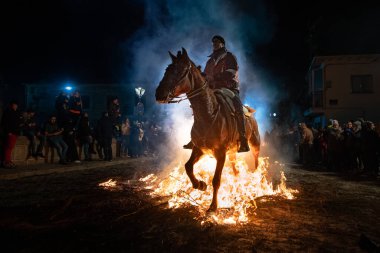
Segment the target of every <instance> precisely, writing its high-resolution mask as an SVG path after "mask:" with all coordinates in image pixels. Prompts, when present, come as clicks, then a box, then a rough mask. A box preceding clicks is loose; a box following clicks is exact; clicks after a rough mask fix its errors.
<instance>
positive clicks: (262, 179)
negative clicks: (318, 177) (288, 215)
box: [140, 156, 298, 224]
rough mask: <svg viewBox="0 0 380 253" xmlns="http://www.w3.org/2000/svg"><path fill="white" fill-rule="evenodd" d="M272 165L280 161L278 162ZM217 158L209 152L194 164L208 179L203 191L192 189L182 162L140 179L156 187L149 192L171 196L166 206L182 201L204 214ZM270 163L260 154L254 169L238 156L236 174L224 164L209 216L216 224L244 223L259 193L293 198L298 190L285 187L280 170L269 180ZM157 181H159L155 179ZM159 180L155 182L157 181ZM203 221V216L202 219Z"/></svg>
mask: <svg viewBox="0 0 380 253" xmlns="http://www.w3.org/2000/svg"><path fill="white" fill-rule="evenodd" d="M275 165H277V166H278V165H280V164H278V163H277V162H276V163H275ZM215 166H216V160H215V159H214V158H212V157H210V156H206V157H204V158H203V159H201V160H200V161H199V162H198V163H197V164H196V165H195V166H194V173H195V176H196V177H197V178H198V179H201V180H203V181H205V182H206V183H207V190H206V191H199V190H195V189H193V186H192V184H191V182H190V180H189V178H188V177H187V174H186V171H185V168H184V166H183V165H179V166H177V167H175V168H174V169H173V170H172V171H171V173H170V174H169V176H168V177H166V178H164V179H163V180H162V181H160V180H158V177H157V176H156V175H154V174H150V175H148V176H147V177H145V178H142V179H140V181H142V182H145V183H146V184H147V188H148V189H155V190H154V191H153V192H152V193H151V194H152V195H155V196H170V199H169V201H168V203H169V208H178V207H181V206H185V205H189V204H191V205H194V206H197V207H198V210H199V212H200V213H201V214H202V216H203V217H206V216H205V214H206V211H207V208H208V207H209V205H210V203H211V200H212V190H213V189H212V178H213V176H214V171H215ZM270 166H271V164H270V162H269V158H268V157H266V158H261V157H260V158H259V166H258V168H257V169H256V170H254V171H253V170H251V169H249V167H248V165H247V163H246V162H245V160H243V159H238V160H237V162H236V168H237V170H238V174H237V175H235V174H234V172H233V169H232V167H231V165H229V164H227V163H226V165H225V167H224V169H223V174H222V178H221V184H220V188H219V193H218V204H219V209H218V212H216V213H215V214H212V215H211V216H209V217H208V219H210V217H211V219H212V221H213V222H216V223H218V224H238V223H246V222H248V221H249V217H250V216H252V212H253V211H254V210H256V209H257V206H256V201H255V199H257V198H258V197H262V196H268V195H272V196H273V195H276V196H281V197H284V198H286V199H293V198H294V193H297V192H298V191H297V190H293V189H289V188H287V187H286V177H285V174H284V172H283V171H281V174H280V183H279V184H278V185H277V187H275V188H274V187H273V184H272V182H269V181H268V179H267V177H268V169H269V168H270ZM158 181H160V182H159V183H158ZM157 183H158V184H157ZM204 222H205V221H204V220H203V221H202V223H204Z"/></svg>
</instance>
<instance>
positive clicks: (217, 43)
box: [211, 35, 226, 51]
mask: <svg viewBox="0 0 380 253" xmlns="http://www.w3.org/2000/svg"><path fill="white" fill-rule="evenodd" d="M211 41H212V48H213V50H214V51H216V50H218V49H220V48H222V47H224V46H225V45H226V42H225V41H224V39H223V37H222V36H220V35H215V36H214V37H212V40H211Z"/></svg>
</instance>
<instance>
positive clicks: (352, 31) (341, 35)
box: [0, 0, 380, 99]
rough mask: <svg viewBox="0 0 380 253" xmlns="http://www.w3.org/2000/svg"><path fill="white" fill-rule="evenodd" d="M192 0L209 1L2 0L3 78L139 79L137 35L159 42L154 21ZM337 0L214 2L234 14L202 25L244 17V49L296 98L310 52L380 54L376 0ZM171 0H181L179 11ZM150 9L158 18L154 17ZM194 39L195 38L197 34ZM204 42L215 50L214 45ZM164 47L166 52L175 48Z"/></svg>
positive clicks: (164, 21) (170, 17)
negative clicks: (345, 0) (349, 1)
mask: <svg viewBox="0 0 380 253" xmlns="http://www.w3.org/2000/svg"><path fill="white" fill-rule="evenodd" d="M153 2H154V4H153ZM192 2H194V3H195V4H194V8H198V7H199V8H200V9H201V8H205V5H204V4H200V3H198V2H203V1H170V0H168V1H142V0H141V1H126V0H125V1H100V0H54V1H51V0H39V1H25V0H12V1H1V4H0V16H1V17H0V18H1V24H0V26H1V29H0V31H1V39H0V50H1V57H0V58H1V60H0V80H1V83H2V84H4V83H7V84H20V83H39V82H41V83H42V82H45V83H46V82H53V83H54V82H55V83H59V82H64V81H65V80H74V81H75V82H77V83H120V82H126V81H127V82H128V81H131V80H130V79H134V78H136V77H132V76H131V75H130V70H131V69H136V68H138V66H136V65H138V62H136V61H135V58H136V56H135V55H134V54H135V52H134V51H135V50H136V44H137V45H138V44H139V40H138V39H141V36H146V37H148V39H147V40H144V43H151V44H154V43H155V39H154V38H155V36H156V37H157V31H154V29H155V25H154V22H157V23H159V24H160V27H161V28H162V27H169V26H171V27H173V24H175V22H176V20H178V19H179V20H183V19H182V16H183V15H184V13H185V12H186V9H188V8H189V6H192V5H191V3H192ZM206 2H207V1H206ZM210 2H215V1H210ZM297 2H298V1H297ZM331 2H333V1H301V2H299V3H297V5H296V4H289V1H273V0H272V1H236V0H235V1H217V2H215V3H214V4H210V5H209V6H210V8H213V9H212V10H209V12H208V14H209V13H215V14H216V15H217V14H218V12H219V11H218V5H221V6H222V7H225V8H226V9H228V10H230V13H228V12H227V14H226V12H225V11H224V12H223V13H221V15H220V16H217V19H213V20H212V22H211V21H210V22H209V23H208V24H207V26H204V27H203V26H202V29H203V32H204V33H205V34H208V35H207V36H208V37H210V38H211V37H212V35H213V34H214V32H215V31H218V32H220V33H221V34H223V29H221V28H220V27H218V29H215V30H214V29H212V28H210V27H212V24H216V25H217V23H218V19H224V21H223V22H224V23H226V22H229V20H231V22H237V20H238V22H239V23H238V24H239V25H241V24H244V19H246V20H247V22H246V23H247V24H246V25H247V27H246V28H242V30H241V32H240V34H239V36H240V37H241V38H244V40H245V43H244V44H243V45H244V48H245V49H244V50H245V51H244V53H245V54H246V56H247V57H248V58H249V59H250V60H251V61H252V64H253V66H255V67H256V68H257V69H260V70H261V71H263V72H265V73H266V75H270V76H274V77H276V82H275V84H274V87H278V88H279V89H282V88H287V89H289V92H290V94H291V97H292V98H294V99H296V98H297V96H300V95H301V93H300V87H303V85H304V84H305V75H306V71H307V68H308V66H309V63H310V61H311V57H312V56H314V55H334V54H361V53H379V52H380V33H379V31H380V15H379V13H380V8H379V5H378V4H376V5H375V4H374V2H376V1H372V4H366V3H365V1H360V3H359V2H358V1H356V3H355V4H347V3H346V4H342V3H340V4H335V5H334V4H331ZM181 3H184V8H182V9H181ZM189 4H190V5H189ZM172 5H176V8H175V9H174V10H175V11H177V12H178V16H177V17H176V15H175V13H174V14H173V9H172V8H171V7H172ZM152 6H153V7H154V8H155V9H154V12H153V11H152V9H153V7H152ZM168 6H169V7H168ZM206 8H207V6H206ZM157 10H159V11H157ZM193 11H194V10H193ZM200 11H201V10H200ZM152 13H155V14H154V15H156V16H154V19H151V18H150V16H151V15H152ZM187 21H188V20H187ZM203 21H204V20H202V21H200V22H203ZM190 22H191V20H190ZM249 22H254V25H253V26H250V23H249ZM152 24H153V25H152ZM199 24H200V23H196V25H199ZM252 24H253V23H252ZM187 25H189V24H187ZM190 25H191V24H190ZM149 26H150V28H149ZM174 27H176V26H174ZM178 27H180V26H178ZM207 27H208V28H210V31H209V32H208V31H207ZM195 28H196V27H195ZM252 30H254V31H252ZM260 33H262V34H263V36H261V35H260ZM141 34H142V35H141ZM188 37H190V38H191V39H192V40H197V37H196V36H195V37H191V36H188ZM227 37H228V36H227ZM240 37H239V38H234V39H236V40H238V39H240ZM149 38H151V40H149ZM230 38H231V36H230ZM167 40H168V41H169V40H170V37H168V38H167ZM192 43H194V42H192ZM227 45H228V42H227ZM204 47H205V49H206V50H209V48H210V44H206V45H204ZM137 48H138V47H137ZM141 49H142V50H144V49H143V48H142V47H140V48H139V50H141ZM161 49H162V51H163V52H165V54H166V53H167V50H169V49H171V48H168V49H166V48H161ZM165 57H166V56H165ZM165 61H167V59H166V58H165ZM164 67H165V66H163V68H164Z"/></svg>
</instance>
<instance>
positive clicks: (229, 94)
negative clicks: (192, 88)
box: [214, 88, 256, 117]
mask: <svg viewBox="0 0 380 253" xmlns="http://www.w3.org/2000/svg"><path fill="white" fill-rule="evenodd" d="M214 94H215V96H216V99H217V100H218V102H219V104H221V105H224V106H225V107H227V110H228V111H229V112H230V114H231V116H235V114H236V109H235V106H234V102H233V99H234V97H235V93H234V92H233V91H231V90H230V89H227V88H220V89H215V90H214ZM243 112H244V115H245V116H247V117H251V115H252V114H253V113H254V112H256V110H255V109H253V108H251V107H249V106H247V105H243Z"/></svg>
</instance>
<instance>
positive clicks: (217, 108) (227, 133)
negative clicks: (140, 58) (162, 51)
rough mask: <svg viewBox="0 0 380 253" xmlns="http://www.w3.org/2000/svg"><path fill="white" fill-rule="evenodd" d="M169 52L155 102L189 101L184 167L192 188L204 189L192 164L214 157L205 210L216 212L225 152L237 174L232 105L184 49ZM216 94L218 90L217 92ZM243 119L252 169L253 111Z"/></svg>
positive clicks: (256, 140) (256, 143)
mask: <svg viewBox="0 0 380 253" xmlns="http://www.w3.org/2000/svg"><path fill="white" fill-rule="evenodd" d="M169 55H170V57H171V59H172V63H171V64H169V66H168V67H167V68H166V70H165V73H164V76H163V78H162V80H161V81H160V83H159V85H158V87H157V89H156V94H155V95H156V101H157V102H158V103H176V102H179V101H181V97H180V96H181V95H182V96H184V95H186V97H187V99H188V100H189V102H190V104H191V107H192V109H193V116H194V123H193V126H192V129H191V138H192V142H193V144H194V146H193V148H192V152H191V156H190V158H189V160H188V161H187V162H186V164H185V169H186V173H187V175H188V177H189V179H190V181H191V183H192V186H193V188H194V189H198V190H201V191H205V190H206V189H207V185H206V183H205V182H204V181H202V180H198V179H197V178H196V177H195V176H194V173H193V168H194V164H195V163H197V162H198V161H199V160H200V159H201V158H202V156H203V155H204V154H211V155H212V156H213V157H214V158H215V159H216V161H217V163H216V169H215V173H214V177H213V180H212V186H213V197H212V202H211V205H210V207H209V209H208V210H207V211H208V212H215V211H216V210H217V208H218V199H217V195H218V190H219V187H220V179H221V175H222V171H223V167H224V163H225V160H226V156H227V153H228V156H229V160H230V161H231V164H232V165H233V169H234V173H235V174H236V173H238V172H237V171H236V169H235V161H236V153H237V150H238V145H239V143H238V140H239V133H238V131H237V127H236V124H237V123H236V119H235V117H233V116H231V113H232V111H231V110H232V109H231V107H229V106H228V105H227V103H226V102H225V101H224V100H223V99H221V97H220V96H218V94H217V93H218V92H217V91H218V90H214V89H212V88H210V87H209V85H208V82H207V80H206V78H205V77H204V76H203V75H202V72H201V70H200V68H199V67H197V66H196V65H195V64H194V63H193V62H192V61H191V60H190V58H189V56H188V54H187V52H186V50H185V49H184V48H182V52H181V51H178V54H177V56H175V55H173V54H172V53H171V52H170V51H169ZM230 92H231V91H230ZM219 93H221V92H220V91H219ZM219 95H220V94H219ZM176 99H177V100H176ZM178 99H179V100H178ZM251 109H252V108H251ZM252 111H253V109H252ZM252 111H251V113H252ZM244 118H245V127H246V136H247V139H248V143H249V146H250V148H251V150H252V152H253V156H254V160H255V168H257V165H258V156H259V151H260V134H259V130H258V125H257V121H256V119H255V118H254V117H253V114H252V115H251V116H249V117H248V116H245V117H244Z"/></svg>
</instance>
